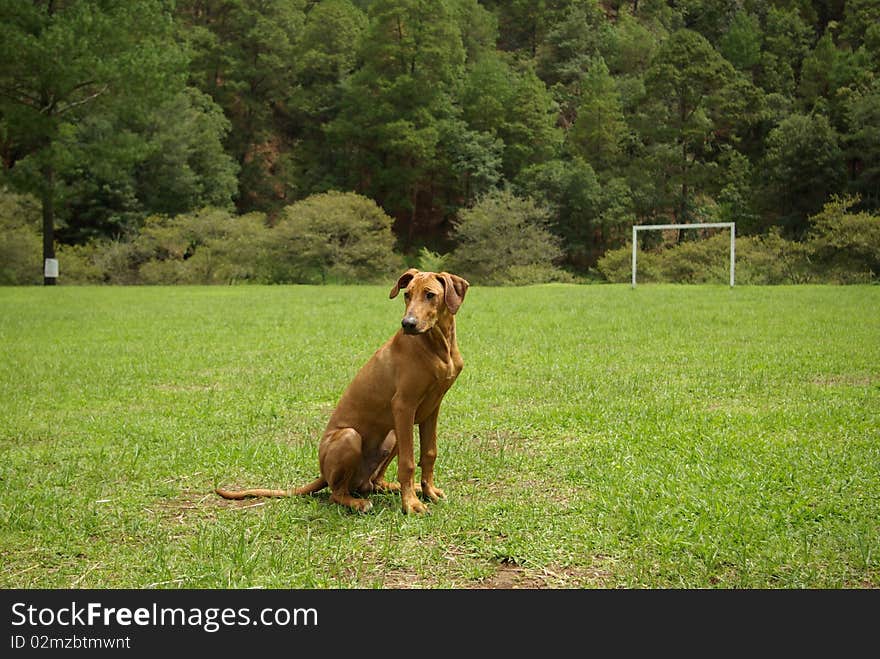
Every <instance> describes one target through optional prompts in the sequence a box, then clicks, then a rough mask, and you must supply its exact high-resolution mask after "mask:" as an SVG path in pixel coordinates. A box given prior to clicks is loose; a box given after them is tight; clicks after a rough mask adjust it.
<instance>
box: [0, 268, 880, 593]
mask: <svg viewBox="0 0 880 659" xmlns="http://www.w3.org/2000/svg"><path fill="white" fill-rule="evenodd" d="M388 289H390V282H389V285H388V286H387V287H374V286H369V287H366V286H365V287H333V286H328V287H232V288H221V287H214V288H186V287H179V288H110V287H106V288H85V287H84V288H77V287H67V288H65V287H58V288H50V289H43V288H36V287H34V288H7V289H0V447H2V459H0V478H2V486H3V487H2V492H0V555H2V560H3V569H2V572H0V587H4V588H12V587H21V588H37V587H39V588H60V587H74V588H122V587H126V588H130V587H133V588H180V587H182V588H216V587H233V588H239V587H251V586H253V587H273V588H288V587H290V588H348V587H366V588H372V587H385V588H408V587H418V588H435V587H439V588H449V587H453V588H470V587H533V588H534V587H549V588H559V587H564V588H582V587H586V588H591V587H602V588H606V587H630V588H633V587H649V588H667V587H671V588H683V587H687V588H711V587H717V588H734V587H736V588H740V587H745V588H802V587H808V588H840V587H844V588H877V587H880V287H877V286H874V287H867V286H858V287H857V286H853V287H813V286H802V287H772V288H771V287H767V288H749V287H742V288H736V289H733V290H731V289H728V288H726V287H720V286H719V287H709V286H701V287H686V286H667V285H656V286H653V285H645V286H640V287H639V288H637V289H636V290H631V289H630V288H629V287H627V286H616V285H603V286H566V285H550V286H535V287H527V288H481V287H472V288H471V291H470V292H469V293H468V296H467V299H466V301H465V303H464V305H463V306H462V309H461V311H460V313H459V316H458V333H459V342H460V346H461V350H462V353H463V355H464V358H465V370H464V372H463V373H462V375H461V377H460V378H459V380H458V382H457V383H456V384H455V386H454V387H453V389H452V390H451V391H450V393H449V395H448V396H447V398H446V400H445V402H444V406H443V409H442V411H441V417H440V428H439V441H438V445H439V452H440V455H439V458H438V461H437V482H438V485H439V486H440V487H443V488H444V489H445V490H446V493H447V495H448V497H449V499H448V501H447V502H445V503H438V504H435V505H432V506H431V513H430V514H429V515H425V516H410V517H407V516H404V515H402V514H401V512H400V506H399V503H400V502H399V498H398V497H396V496H393V495H380V496H374V497H373V503H374V508H373V510H372V511H371V512H370V513H369V514H366V515H359V514H354V513H351V512H349V511H347V510H344V509H342V508H341V507H339V506H336V505H333V504H330V503H329V502H328V500H327V493H326V491H325V492H324V493H321V494H319V495H315V496H313V497H302V498H293V499H281V500H247V501H243V502H228V501H224V500H221V499H219V498H218V497H216V496H215V495H213V494H212V489H213V488H214V487H215V486H217V485H229V486H273V487H286V486H290V485H300V484H303V483H305V482H307V481H308V480H310V479H312V478H313V477H315V476H316V475H317V442H318V438H319V436H320V433H321V431H322V429H323V427H324V424H325V423H326V420H327V417H328V415H329V413H330V411H331V410H332V408H333V406H334V405H335V402H336V399H337V398H338V396H339V394H340V393H341V391H342V389H343V388H344V387H345V385H346V384H347V383H348V381H349V380H350V378H351V377H352V376H353V374H354V373H355V371H356V370H357V369H358V368H359V367H360V365H361V364H362V363H363V362H364V361H365V360H366V359H367V358H368V357H369V356H370V355H371V354H372V352H373V351H374V350H375V349H376V348H378V347H379V345H380V344H381V343H382V342H383V341H384V340H385V339H386V338H387V337H388V336H390V334H391V333H392V332H393V331H394V330H395V329H396V327H397V326H398V323H399V319H400V316H401V314H402V308H403V304H402V302H401V301H400V300H399V299H398V300H393V301H390V300H388V299H387V298H388ZM390 475H391V476H392V477H393V476H394V467H392V469H391V470H390Z"/></svg>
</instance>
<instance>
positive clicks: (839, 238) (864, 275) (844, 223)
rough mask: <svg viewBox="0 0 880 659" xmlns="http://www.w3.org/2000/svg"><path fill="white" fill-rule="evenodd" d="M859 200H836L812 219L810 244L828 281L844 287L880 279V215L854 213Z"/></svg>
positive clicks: (833, 199) (813, 256) (850, 198)
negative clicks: (851, 210)
mask: <svg viewBox="0 0 880 659" xmlns="http://www.w3.org/2000/svg"><path fill="white" fill-rule="evenodd" d="M858 202H859V199H858V197H832V198H831V201H829V202H828V203H827V204H825V206H824V208H823V209H822V210H821V212H819V213H817V214H816V215H814V216H812V217H811V218H810V222H811V224H812V228H811V230H810V232H809V234H808V245H809V247H810V250H811V252H812V258H813V263H814V265H815V267H816V268H817V269H819V270H820V271H821V272H822V276H823V278H824V279H826V280H830V281H834V282H839V283H843V284H850V283H860V282H868V281H872V280H875V279H877V277H878V276H880V216H877V215H871V214H870V213H866V212H861V213H850V212H847V211H849V210H850V209H851V208H852V207H853V206H854V205H856V204H857V203H858Z"/></svg>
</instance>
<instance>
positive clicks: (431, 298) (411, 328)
mask: <svg viewBox="0 0 880 659" xmlns="http://www.w3.org/2000/svg"><path fill="white" fill-rule="evenodd" d="M468 286H470V284H468V282H467V281H466V280H465V279H462V278H461V277H459V276H458V275H451V274H449V273H448V272H420V271H418V270H416V269H415V268H410V269H409V270H407V271H406V272H404V273H403V274H402V275H400V278H399V279H398V280H397V283H396V284H394V288H392V289H391V294H390V295H389V296H388V297H391V298H395V297H397V294H398V293H399V292H400V291H403V298H404V301H405V302H406V311H404V314H403V320H401V321H400V324H401V326H402V327H403V331H404V332H406V333H407V334H422V333H423V332H427V331H428V330H429V329H431V328H432V327H434V325H436V324H437V321H438V320H440V319H441V318H442V317H443V315H444V314H447V313H449V314H454V313H456V312H457V311H458V308H459V307H460V306H461V303H462V301H464V296H465V293H467V289H468Z"/></svg>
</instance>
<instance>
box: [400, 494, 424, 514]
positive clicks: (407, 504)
mask: <svg viewBox="0 0 880 659" xmlns="http://www.w3.org/2000/svg"><path fill="white" fill-rule="evenodd" d="M403 512H404V514H406V515H409V514H410V513H416V514H419V515H421V514H423V513H426V512H428V506H426V505H425V504H423V503H422V502H421V501H419V500H418V499H416V498H415V497H411V498H405V499H404V500H403Z"/></svg>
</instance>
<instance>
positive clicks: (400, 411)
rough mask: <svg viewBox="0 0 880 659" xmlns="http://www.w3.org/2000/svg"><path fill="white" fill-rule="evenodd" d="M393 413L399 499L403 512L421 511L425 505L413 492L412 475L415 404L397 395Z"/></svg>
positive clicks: (413, 466) (392, 404) (425, 509)
mask: <svg viewBox="0 0 880 659" xmlns="http://www.w3.org/2000/svg"><path fill="white" fill-rule="evenodd" d="M391 408H392V411H393V413H394V434H395V435H397V479H398V480H399V481H400V501H401V504H402V505H403V512H404V513H407V514H408V513H423V512H426V511H427V510H428V508H427V506H425V504H423V503H422V502H421V501H419V499H418V497H416V493H415V485H414V476H415V472H416V461H415V453H414V449H413V426H414V425H415V409H416V408H415V405H413V404H411V403H410V402H408V401H405V400H402V399H400V398H398V397H397V396H395V397H394V400H393V401H392V403H391Z"/></svg>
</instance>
